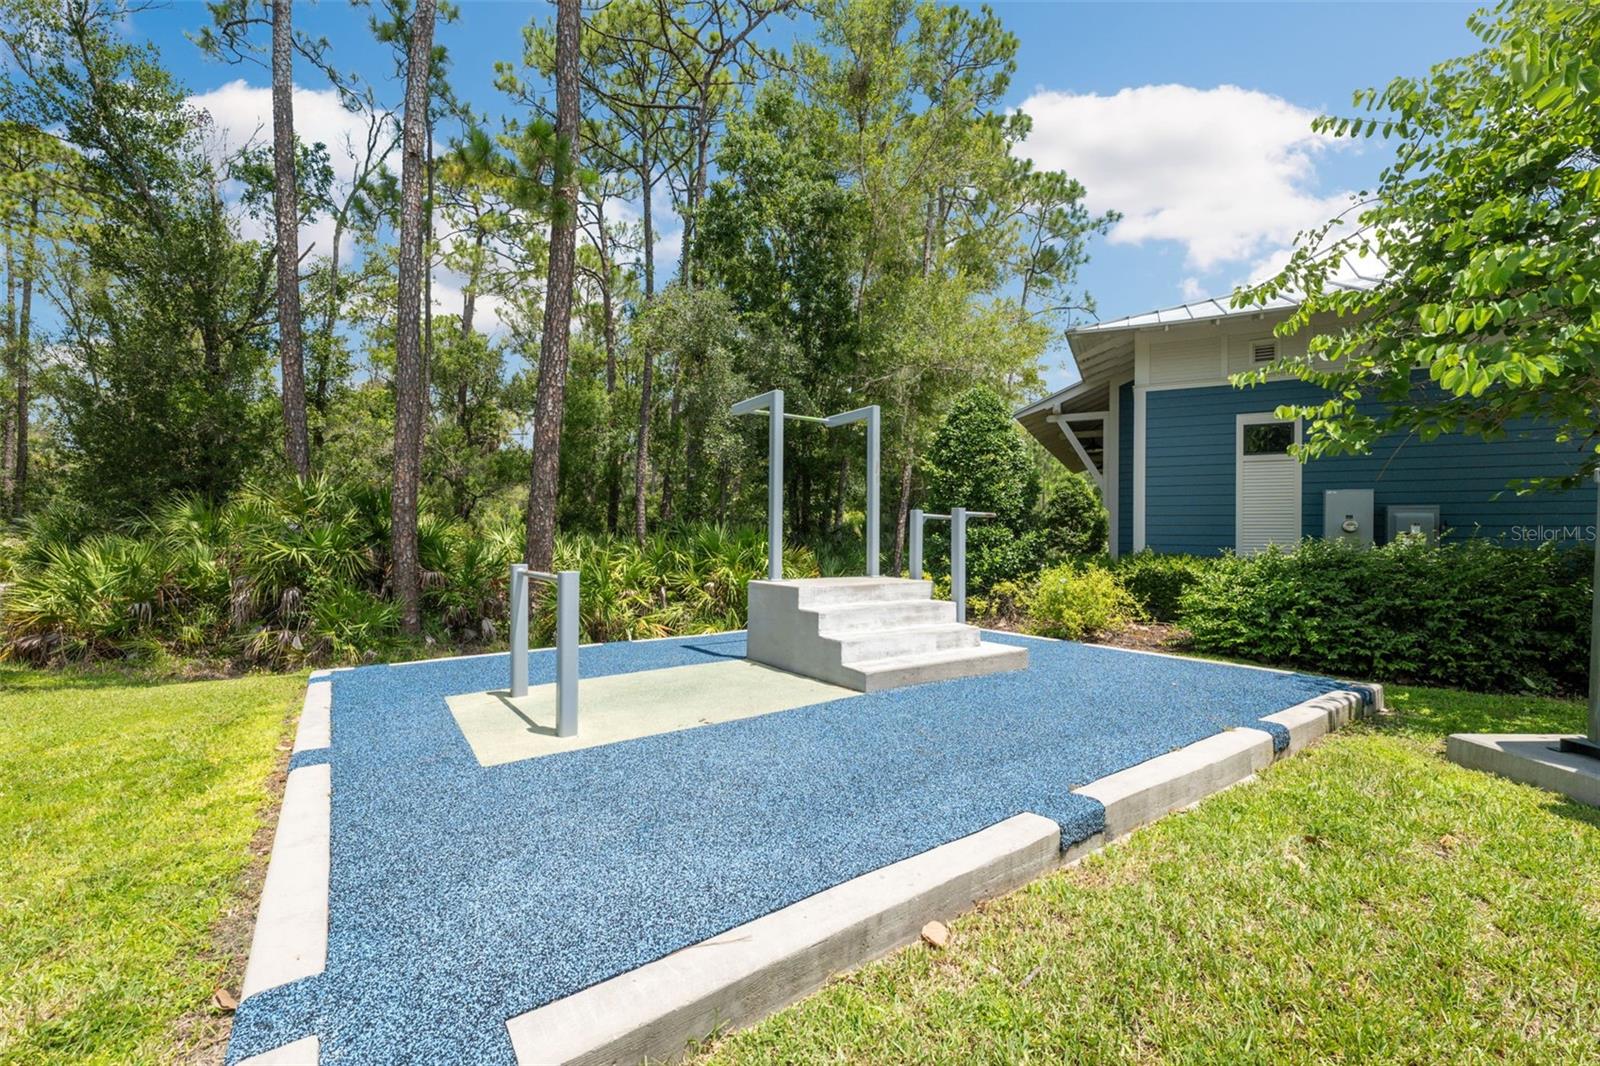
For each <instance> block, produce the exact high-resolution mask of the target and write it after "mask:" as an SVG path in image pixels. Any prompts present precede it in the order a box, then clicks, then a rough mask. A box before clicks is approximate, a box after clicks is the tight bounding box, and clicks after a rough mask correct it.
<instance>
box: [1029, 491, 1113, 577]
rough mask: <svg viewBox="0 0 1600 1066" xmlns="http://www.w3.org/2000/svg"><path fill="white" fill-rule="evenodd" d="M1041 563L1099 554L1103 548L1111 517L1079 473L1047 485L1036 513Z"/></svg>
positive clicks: (1096, 492)
mask: <svg viewBox="0 0 1600 1066" xmlns="http://www.w3.org/2000/svg"><path fill="white" fill-rule="evenodd" d="M1034 521H1035V523H1036V529H1037V533H1038V552H1037V554H1038V555H1039V556H1040V558H1041V562H1044V563H1057V562H1061V561H1063V560H1065V559H1069V558H1082V557H1085V556H1091V555H1098V554H1099V553H1101V552H1103V551H1105V550H1106V531H1107V529H1108V528H1109V526H1110V518H1109V516H1108V515H1107V514H1106V506H1105V504H1104V503H1102V502H1101V500H1100V493H1099V491H1098V490H1097V489H1096V488H1095V487H1094V485H1093V484H1091V483H1090V481H1089V479H1088V478H1086V477H1084V476H1083V475H1082V474H1069V475H1068V476H1066V477H1063V478H1060V479H1058V480H1057V481H1055V482H1054V483H1053V484H1051V485H1050V487H1049V489H1048V490H1047V491H1046V493H1045V495H1044V499H1043V501H1042V502H1041V503H1040V504H1039V507H1038V510H1037V512H1036V513H1035V516H1034Z"/></svg>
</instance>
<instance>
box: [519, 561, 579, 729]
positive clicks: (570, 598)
mask: <svg viewBox="0 0 1600 1066" xmlns="http://www.w3.org/2000/svg"><path fill="white" fill-rule="evenodd" d="M529 581H543V582H545V583H546V584H549V585H554V586H555V587H556V736H558V737H575V736H577V735H578V572H577V571H576V570H561V571H558V572H556V573H554V574H552V573H550V572H549V571H548V570H531V569H529V568H528V566H527V565H526V564H524V563H512V564H511V698H512V699H517V698H519V697H522V696H526V695H527V694H528V600H529V595H528V592H529V589H528V582H529Z"/></svg>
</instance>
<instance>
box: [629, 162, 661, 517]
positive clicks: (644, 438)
mask: <svg viewBox="0 0 1600 1066" xmlns="http://www.w3.org/2000/svg"><path fill="white" fill-rule="evenodd" d="M653 167H654V164H653V162H652V160H651V159H650V157H649V156H648V155H646V156H645V159H644V162H643V163H642V164H641V165H640V169H639V186H640V188H641V190H642V191H643V193H644V197H643V204H642V207H641V209H640V221H641V223H642V224H643V237H644V299H645V303H647V304H648V303H649V302H650V298H651V297H653V296H654V295H655V294H656V231H655V226H654V217H653V215H652V213H651V209H650V193H651V189H652V187H653V185H654V184H655V183H654V181H653V177H654V169H653ZM642 358H643V361H644V365H643V368H642V369H641V371H640V374H639V441H638V448H637V450H636V451H635V452H634V456H633V539H634V540H635V541H637V542H638V543H640V544H643V543H644V534H645V513H644V512H645V500H646V498H647V497H648V496H649V488H650V404H651V403H652V402H653V401H654V399H655V397H654V396H652V395H651V386H652V384H653V383H654V379H655V353H654V352H652V351H651V350H650V346H649V345H648V344H647V345H645V348H644V353H643V356H642Z"/></svg>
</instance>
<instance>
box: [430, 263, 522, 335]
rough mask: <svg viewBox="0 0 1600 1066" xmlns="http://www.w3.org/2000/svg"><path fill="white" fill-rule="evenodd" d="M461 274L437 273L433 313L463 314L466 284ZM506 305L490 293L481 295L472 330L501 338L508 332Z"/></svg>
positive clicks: (434, 285) (474, 305)
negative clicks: (463, 295) (463, 285)
mask: <svg viewBox="0 0 1600 1066" xmlns="http://www.w3.org/2000/svg"><path fill="white" fill-rule="evenodd" d="M464 281H465V279H464V278H462V277H461V276H460V275H459V274H456V273H455V272H453V271H448V270H435V271H434V272H433V286H432V291H433V313H434V314H436V315H459V314H460V313H461V310H462V284H463V282H464ZM508 310H509V309H508V308H507V307H506V302H505V301H504V300H503V299H501V298H500V297H499V296H496V295H495V294H494V293H490V292H480V293H479V294H478V298H477V299H476V300H474V301H473V304H472V328H473V329H475V330H477V331H478V332H480V333H485V334H488V335H489V336H490V337H495V338H499V337H501V336H502V335H503V334H504V333H505V332H506V329H507V325H506V314H507V312H508Z"/></svg>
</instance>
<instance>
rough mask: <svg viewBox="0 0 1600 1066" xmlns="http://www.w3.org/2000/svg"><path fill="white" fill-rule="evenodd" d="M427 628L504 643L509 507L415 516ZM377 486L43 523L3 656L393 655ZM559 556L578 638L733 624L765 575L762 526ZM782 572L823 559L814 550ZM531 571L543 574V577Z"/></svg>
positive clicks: (540, 622)
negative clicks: (111, 529)
mask: <svg viewBox="0 0 1600 1066" xmlns="http://www.w3.org/2000/svg"><path fill="white" fill-rule="evenodd" d="M417 542H418V552H417V554H418V561H419V563H420V567H421V574H422V613H423V637H422V640H423V641H424V642H431V643H432V644H433V645H435V646H437V647H441V648H446V649H474V648H480V647H494V646H499V645H501V642H502V641H503V640H504V636H505V632H506V628H505V622H506V612H507V607H508V598H509V593H508V585H509V577H510V567H511V564H512V563H513V562H516V561H519V560H520V559H521V558H522V553H523V531H522V523H521V521H520V520H519V519H518V518H517V516H515V515H511V516H507V517H502V518H499V519H494V518H490V519H485V520H483V521H480V522H477V523H474V524H472V525H468V524H467V523H465V522H463V521H462V520H460V519H458V518H454V517H444V516H440V515H437V514H432V513H424V514H423V515H421V516H420V518H419V521H418V524H417ZM388 551H389V501H388V495H387V493H386V492H385V491H384V490H382V489H381V488H374V487H371V486H366V485H354V486H349V485H340V484H338V483H336V482H334V481H331V480H328V479H325V478H314V479H310V480H307V481H300V482H292V483H289V484H286V485H276V486H270V487H263V486H256V487H250V488H247V489H245V490H243V491H242V492H240V493H239V494H237V495H236V496H235V497H234V498H233V499H231V500H229V501H228V502H226V503H224V504H221V505H214V504H211V503H208V502H205V501H203V500H198V499H191V498H184V499H178V500H173V501H169V502H168V503H167V504H165V505H164V506H162V507H160V508H158V509H157V510H156V512H155V513H154V514H153V515H152V516H150V517H149V518H148V519H146V520H143V521H141V522H140V523H138V524H136V525H133V526H130V527H129V528H128V529H127V530H126V531H124V532H120V533H115V534H97V535H93V536H87V537H78V536H75V535H73V534H71V533H70V532H67V531H56V530H50V531H44V530H41V531H38V532H36V533H35V535H34V536H32V537H28V538H25V540H24V542H23V544H22V546H21V547H20V548H17V549H14V550H10V551H9V552H8V555H7V560H8V561H7V571H8V577H9V578H10V584H9V586H8V588H7V589H6V591H5V594H4V595H3V597H0V657H5V658H10V659H17V660H23V661H28V662H33V663H38V664H51V663H62V662H70V661H83V660H93V659H116V658H124V659H126V658H149V657H152V656H159V655H170V656H173V657H177V658H179V659H204V660H209V661H215V662H220V663H226V664H229V665H232V666H235V667H251V666H272V667H279V666H292V665H298V664H302V663H339V662H362V661H372V660H375V659H380V658H386V657H393V656H394V655H395V653H397V652H398V651H399V650H400V649H401V648H402V646H404V645H406V644H407V643H408V642H410V641H411V640H414V639H415V638H406V637H403V636H402V634H401V632H400V615H399V611H398V610H397V608H396V605H395V602H394V600H393V597H392V589H391V583H390V560H389V556H388ZM555 566H556V567H557V569H572V570H577V571H578V572H579V575H580V577H579V584H580V605H579V626H580V630H581V634H582V637H583V639H584V640H585V641H606V640H626V639H634V638H640V637H656V636H666V635H670V634H675V633H702V632H710V631H716V630H726V629H737V628H739V627H741V626H743V625H744V622H745V609H746V608H745V585H746V584H747V583H748V582H749V581H750V580H752V579H753V578H759V577H764V576H765V574H766V567H767V562H766V536H765V532H764V531H762V530H759V529H729V528H725V527H723V526H719V525H714V524H706V525H695V526H686V527H683V528H679V529H676V530H672V531H669V532H664V533H660V534H657V535H655V536H653V537H651V538H650V539H648V540H647V541H646V542H645V543H644V544H643V545H642V546H641V545H636V544H635V543H634V542H633V540H632V538H619V537H606V536H590V535H585V534H576V535H571V536H562V537H559V538H558V539H557V542H556V556H555ZM784 569H785V572H786V574H788V575H789V576H792V577H809V576H816V575H817V574H818V572H819V571H818V566H817V560H816V556H815V555H814V554H813V553H812V552H811V551H810V550H808V549H806V548H795V549H791V550H790V551H788V552H786V553H785V557H784ZM536 587H537V586H536ZM554 613H555V597H554V596H553V595H547V594H544V593H542V592H541V593H539V594H538V595H537V596H536V600H535V605H534V610H533V617H532V625H531V632H532V633H533V635H534V636H535V638H536V639H542V640H544V641H545V642H548V641H549V639H550V635H551V633H552V632H553V629H554Z"/></svg>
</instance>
